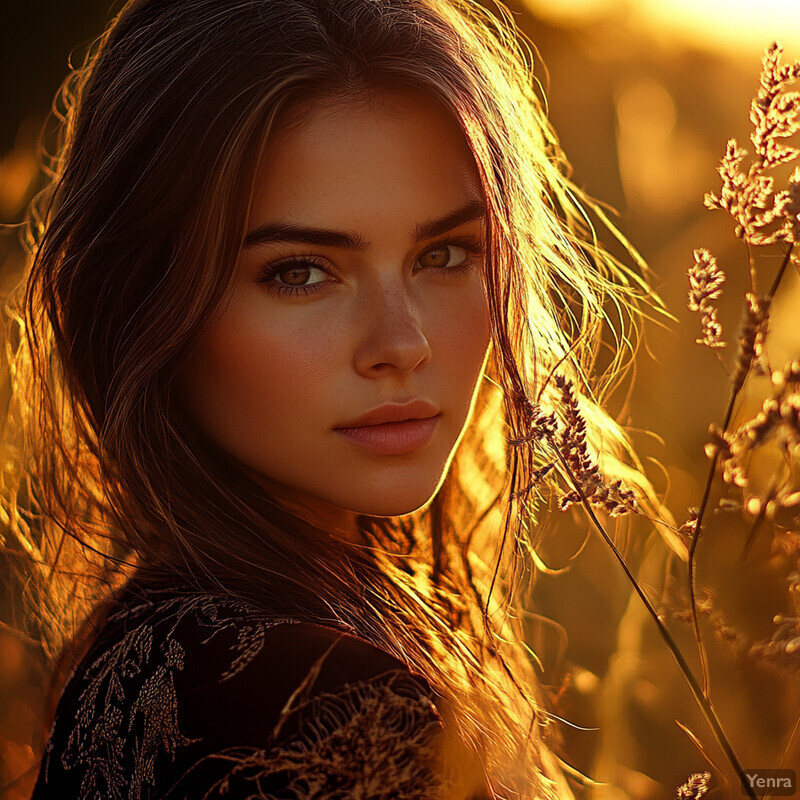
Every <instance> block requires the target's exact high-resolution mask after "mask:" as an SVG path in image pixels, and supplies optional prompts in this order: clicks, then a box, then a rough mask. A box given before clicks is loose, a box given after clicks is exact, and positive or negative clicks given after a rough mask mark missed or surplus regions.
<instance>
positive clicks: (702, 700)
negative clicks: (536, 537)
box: [557, 451, 759, 800]
mask: <svg viewBox="0 0 800 800" xmlns="http://www.w3.org/2000/svg"><path fill="white" fill-rule="evenodd" d="M557 457H558V460H559V462H560V463H561V466H562V468H563V469H564V470H565V472H566V474H567V475H568V476H569V479H570V482H571V483H572V485H573V487H574V489H575V491H576V492H577V493H578V496H579V497H580V499H581V504H582V505H583V508H584V511H585V512H586V514H587V516H588V517H589V519H590V520H591V523H592V525H593V526H594V528H595V530H596V531H597V532H598V533H599V534H600V536H601V537H602V539H603V541H604V542H605V543H606V544H607V545H608V547H609V549H610V550H611V552H612V553H613V554H614V557H615V558H616V559H617V561H618V562H619V565H620V566H621V567H622V571H623V572H624V573H625V576H626V577H627V579H628V580H629V581H630V583H631V585H632V586H633V588H634V590H635V591H636V594H638V595H639V598H640V599H641V601H642V603H644V607H645V608H646V609H647V613H648V614H649V615H650V616H651V617H652V619H653V621H654V622H655V624H656V627H657V628H658V632H659V633H660V634H661V638H662V639H663V640H664V642H665V644H666V645H667V647H668V648H669V651H670V653H671V654H672V657H673V658H674V659H675V662H676V663H677V665H678V669H679V670H680V672H681V674H682V675H683V677H684V679H685V680H686V682H687V684H688V685H689V689H690V691H691V692H692V696H693V697H694V699H695V702H696V703H697V705H698V706H699V707H700V710H701V711H702V712H703V716H704V717H705V719H706V722H707V723H708V725H709V727H710V728H711V731H712V732H713V734H714V738H715V739H716V740H717V744H719V746H720V748H721V749H722V752H723V753H724V754H725V757H726V758H727V759H728V762H729V763H730V765H731V766H732V767H733V769H734V771H735V772H736V775H737V777H738V778H739V781H740V783H741V784H742V789H743V790H744V792H745V794H746V795H747V796H748V797H750V798H751V800H759V799H758V796H757V795H756V793H755V791H754V790H753V788H752V786H750V784H749V781H748V780H747V776H746V775H745V772H744V769H743V768H742V765H741V763H740V762H739V758H738V756H737V755H736V751H735V750H734V749H733V745H732V744H731V743H730V741H729V739H728V737H727V736H726V734H725V731H724V730H723V728H722V723H721V722H720V720H719V717H718V716H717V712H716V711H715V710H714V707H713V706H712V704H711V700H710V698H709V697H708V695H707V694H706V693H705V692H704V691H703V689H702V688H701V687H700V684H699V683H698V681H697V678H696V677H695V675H694V673H693V672H692V668H691V667H690V666H689V664H688V662H687V661H686V659H685V658H684V656H683V653H682V652H681V649H680V647H679V646H678V643H677V642H676V641H675V639H674V638H673V636H672V634H671V633H670V632H669V630H668V629H667V626H666V625H665V624H664V621H663V620H662V619H661V615H660V614H659V613H658V611H656V609H655V606H654V605H653V604H652V603H651V602H650V599H649V598H648V597H647V595H646V594H645V593H644V590H643V589H642V587H641V586H640V584H639V581H637V580H636V577H635V576H634V574H633V572H632V571H631V568H630V567H629V566H628V562H627V561H626V560H625V557H624V556H623V555H622V553H620V551H619V549H618V548H617V546H616V545H615V544H614V541H613V540H612V538H611V537H610V536H609V535H608V533H607V532H606V530H605V528H604V527H603V526H602V524H601V523H600V520H598V519H597V515H596V514H595V513H594V509H593V508H592V507H591V506H590V505H589V501H588V500H587V499H586V495H585V494H584V493H583V490H582V489H581V487H580V485H579V483H578V481H577V480H576V478H575V476H574V474H573V472H572V470H571V469H570V467H569V465H568V464H567V461H566V459H565V458H564V455H563V454H562V453H561V452H560V451H557Z"/></svg>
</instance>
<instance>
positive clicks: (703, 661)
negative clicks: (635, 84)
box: [687, 242, 794, 695]
mask: <svg viewBox="0 0 800 800" xmlns="http://www.w3.org/2000/svg"><path fill="white" fill-rule="evenodd" d="M793 248H794V242H792V243H791V244H790V245H789V248H788V249H787V251H786V254H785V255H784V257H783V261H782V262H781V266H780V269H779V270H778V272H777V274H776V275H775V279H774V280H773V281H772V286H770V289H769V292H767V295H766V297H765V300H766V302H767V304H768V305H769V306H771V305H772V298H773V297H775V293H776V292H777V291H778V286H779V285H780V283H781V280H782V279H783V276H784V274H785V273H786V267H787V266H788V265H789V261H790V260H791V255H792V249H793ZM752 364H753V359H752V358H751V359H750V363H749V364H748V365H747V371H746V373H745V375H744V377H743V378H742V380H741V381H740V382H739V385H738V386H734V387H733V388H732V391H731V396H730V399H729V400H728V408H727V409H726V411H725V419H724V421H723V423H722V431H723V433H726V432H727V430H728V427H729V426H730V423H731V418H732V417H733V409H734V408H735V407H736V400H737V399H738V397H739V393H740V392H741V390H742V387H743V386H744V384H745V382H746V381H747V375H748V374H749V372H750V368H751V366H752ZM718 463H719V451H717V452H716V453H714V457H713V458H712V459H711V466H710V468H709V470H708V476H707V477H706V483H705V487H704V488H703V498H702V500H701V501H700V507H699V509H698V512H697V526H696V527H695V531H694V536H692V541H691V543H690V544H689V557H688V559H687V571H688V578H689V605H690V608H691V612H692V627H693V628H694V637H695V640H696V642H697V652H698V654H699V656H700V673H701V676H702V681H703V692H704V693H705V694H706V695H708V694H709V692H710V682H709V674H708V656H707V655H706V649H705V646H704V645H703V639H702V636H701V634H700V620H699V618H698V614H697V593H696V580H695V578H696V570H695V552H696V550H697V543H698V542H699V541H700V534H701V533H702V529H703V520H704V518H705V514H706V509H707V508H708V499H709V497H710V496H711V487H712V484H713V483H714V476H715V475H716V473H717V464H718Z"/></svg>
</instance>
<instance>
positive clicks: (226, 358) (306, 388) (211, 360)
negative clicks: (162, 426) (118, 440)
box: [184, 306, 335, 436]
mask: <svg viewBox="0 0 800 800" xmlns="http://www.w3.org/2000/svg"><path fill="white" fill-rule="evenodd" d="M334 363H335V354H334V343H333V341H332V339H331V337H330V336H324V335H323V330H321V329H320V328H316V327H302V326H298V325H293V324H290V323H287V321H286V320H281V319H272V318H270V319H265V318H264V315H263V313H261V314H257V313H248V312H247V309H246V308H243V307H241V306H240V307H239V308H238V310H235V311H234V310H233V309H231V310H230V311H229V313H226V314H225V315H223V317H222V318H221V319H220V320H219V321H218V323H217V324H216V326H215V327H214V328H213V329H212V330H211V331H209V333H208V334H207V335H206V336H205V338H204V339H203V340H202V341H201V342H200V343H199V345H198V347H197V350H196V351H195V353H194V354H193V356H192V359H191V361H190V363H189V364H188V365H187V369H186V373H185V381H184V386H185V388H186V394H187V397H186V400H187V402H188V404H189V406H190V407H191V408H192V409H194V411H195V413H196V414H197V415H199V417H200V421H201V423H203V424H204V427H206V428H209V429H210V430H211V432H212V433H215V434H216V435H217V436H220V435H222V436H227V435H229V434H230V433H231V431H233V430H240V431H242V432H244V431H247V430H249V431H252V430H253V429H255V428H256V427H258V428H259V429H260V430H262V431H263V430H264V429H265V428H276V429H281V428H282V427H283V426H284V425H287V424H289V425H290V424H291V421H292V420H294V419H298V418H302V417H303V414H301V413H300V411H301V410H305V411H306V412H307V411H308V410H309V408H310V406H313V402H314V398H315V397H320V396H322V395H323V392H322V388H323V387H324V386H325V385H326V384H327V383H328V382H329V381H330V380H331V375H332V370H333V369H334Z"/></svg>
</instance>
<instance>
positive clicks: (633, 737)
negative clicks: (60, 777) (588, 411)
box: [0, 0, 800, 800]
mask: <svg viewBox="0 0 800 800" xmlns="http://www.w3.org/2000/svg"><path fill="white" fill-rule="evenodd" d="M119 5H120V4H119V3H115V4H114V5H113V6H111V5H110V0H102V1H101V0H81V1H80V2H71V1H70V0H67V1H66V2H65V0H37V1H36V2H27V3H21V2H12V0H4V4H3V8H2V17H0V59H1V61H0V63H2V79H0V221H1V222H4V223H15V222H19V221H20V220H21V219H22V215H23V211H24V208H25V206H26V204H27V202H28V201H29V200H30V198H31V197H32V196H33V193H34V192H35V191H36V190H37V189H38V188H39V187H40V186H41V177H40V175H39V172H38V166H37V155H36V150H37V136H38V134H39V132H40V130H41V127H42V125H43V123H44V120H45V117H46V114H47V112H48V109H49V107H50V103H51V102H52V98H53V96H54V94H55V92H56V90H57V88H58V85H59V83H60V81H61V79H62V78H63V77H64V75H65V74H66V71H67V68H68V61H69V59H70V58H72V60H73V62H74V63H76V64H79V63H80V62H81V60H82V57H83V54H84V52H85V50H86V47H87V45H88V44H89V43H90V41H91V40H92V39H93V38H94V37H95V36H97V35H99V34H100V33H101V31H102V29H103V27H104V24H105V20H106V19H107V18H108V17H109V16H110V13H111V12H112V11H115V10H117V9H118V8H119ZM510 8H511V9H512V10H513V12H514V14H515V17H516V18H517V20H518V22H519V24H520V25H521V27H522V28H523V30H524V31H525V32H526V33H527V34H528V35H529V36H530V37H531V39H532V40H533V42H534V43H535V45H536V47H537V48H538V51H539V56H540V59H541V63H540V65H539V76H540V79H541V81H542V83H543V85H544V87H545V90H546V93H547V96H548V98H549V104H550V117H551V119H552V121H553V123H554V126H555V128H556V130H557V131H558V132H559V134H560V137H561V141H562V144H563V146H564V149H565V151H566V153H567V155H568V156H569V157H570V159H571V161H572V164H573V167H574V175H575V180H576V182H577V183H578V184H579V185H580V186H582V187H584V188H585V189H586V190H587V191H588V192H589V193H590V194H591V195H593V196H594V197H596V198H598V199H600V200H602V201H604V202H606V203H608V204H609V205H610V206H612V207H613V208H614V209H616V211H617V212H618V215H619V216H618V217H617V223H618V225H619V227H620V228H621V229H622V230H623V232H624V233H625V234H626V235H627V236H628V237H629V238H630V239H631V241H632V242H633V243H634V245H635V246H636V247H637V248H638V249H639V251H640V252H641V253H642V254H643V256H644V257H645V259H646V260H647V262H648V263H649V264H650V266H651V268H652V269H653V271H654V273H655V275H656V279H655V284H656V286H655V288H656V289H657V291H658V292H659V294H660V295H661V297H662V298H663V300H664V301H665V303H666V305H667V308H668V309H669V310H670V312H671V313H672V314H673V315H674V316H675V318H676V321H674V322H670V321H668V320H663V321H662V322H661V323H660V324H648V325H647V326H646V331H645V339H644V342H643V345H642V347H641V348H640V353H639V356H638V357H637V360H636V365H635V373H636V375H635V383H634V387H633V390H632V392H631V393H630V395H629V396H628V397H622V396H621V395H620V396H619V397H618V398H616V401H617V403H618V408H617V411H618V412H619V413H620V414H621V415H622V418H623V420H624V421H625V422H626V424H627V425H629V426H630V428H631V430H632V431H633V432H634V438H635V441H636V443H637V446H638V448H639V452H640V454H641V456H642V458H643V460H644V461H645V463H646V464H648V470H649V473H650V476H651V478H652V480H653V481H654V482H655V483H656V485H657V487H658V489H659V491H660V492H661V494H662V495H663V496H664V497H665V500H666V504H667V506H668V507H669V509H670V510H671V511H672V513H673V514H674V516H675V518H676V519H677V522H678V525H680V524H681V523H682V522H683V521H684V520H685V519H686V516H687V508H689V507H691V506H696V505H698V503H699V499H700V495H701V493H702V486H703V481H704V478H705V474H706V472H707V469H708V460H707V459H706V457H705V456H704V454H703V447H704V444H705V443H706V441H707V440H708V434H707V428H708V424H709V422H712V421H713V422H717V423H719V422H721V420H722V416H723V412H724V408H725V404H726V402H727V398H728V379H727V376H726V371H725V369H724V368H723V366H722V365H721V364H720V363H719V361H718V360H717V359H716V358H715V357H714V355H713V354H712V353H711V352H710V351H708V350H704V349H702V348H701V347H699V346H698V345H696V344H695V343H694V340H695V338H696V336H697V335H698V334H699V327H698V323H697V320H696V319H695V318H694V316H695V315H692V314H691V313H690V312H689V311H688V310H687V309H686V290H687V281H686V270H687V268H688V267H689V266H690V265H691V263H692V250H693V249H694V248H697V247H708V248H709V249H710V250H711V251H712V252H713V253H714V254H715V255H716V256H717V257H718V259H719V262H720V264H721V265H722V266H723V268H725V269H726V271H727V272H728V283H727V284H726V288H725V292H724V295H723V299H722V301H721V303H720V316H721V320H722V323H723V326H724V328H725V337H724V338H725V339H726V340H727V341H735V335H736V326H737V324H738V320H739V318H740V315H741V302H742V301H741V296H742V292H743V291H744V290H745V286H746V254H745V252H744V248H743V246H742V245H741V243H740V242H737V241H736V240H735V239H734V237H733V235H732V224H731V222H730V220H729V218H727V217H726V216H725V215H723V214H721V213H720V212H716V213H713V214H712V213H711V212H709V211H707V210H706V209H705V208H704V207H703V194H704V192H706V191H709V190H717V189H718V183H719V180H718V176H717V174H716V172H715V167H716V165H717V162H718V160H719V158H720V157H721V155H722V154H723V152H724V149H725V143H726V141H727V139H728V138H730V137H736V138H737V139H738V141H739V142H740V144H743V145H744V146H748V144H749V142H748V136H749V132H750V126H749V122H748V108H749V103H750V100H751V98H752V97H753V95H754V94H755V91H756V89H757V85H758V73H759V69H760V57H761V55H762V53H763V50H764V48H765V47H766V46H767V45H768V44H769V43H770V42H771V41H773V40H776V39H777V40H779V41H780V42H781V44H783V45H784V47H785V50H786V53H785V58H786V60H788V61H791V60H793V59H794V58H800V3H798V2H797V0H784V1H783V2H779V0H772V1H771V2H770V1H769V0H761V1H760V2H758V3H755V2H752V1H751V0H741V1H740V2H735V1H734V0H694V2H690V0H515V2H513V3H511V4H510ZM71 54H72V55H71ZM773 252H774V253H777V251H776V250H774V251H773ZM777 258H779V256H778V255H772V256H767V257H766V258H765V259H764V263H763V267H764V269H765V270H766V271H767V275H766V277H765V278H764V283H765V284H769V282H770V281H771V277H772V271H774V268H775V266H776V265H777V261H776V259H777ZM770 259H772V261H771V260H770ZM21 266H22V256H21V249H20V247H19V244H18V241H17V231H16V230H15V229H13V228H10V229H5V230H2V231H0V289H2V290H3V292H5V291H6V290H7V288H8V287H9V286H11V285H12V284H13V283H14V282H15V281H16V280H17V278H18V276H19V271H20V269H21ZM798 310H800V289H798V281H797V276H796V272H795V271H792V272H791V273H790V275H789V276H788V277H787V280H786V281H785V282H784V285H783V286H782V288H781V291H780V293H779V295H778V297H777V299H776V303H775V306H774V312H773V317H772V326H771V332H770V338H769V342H768V347H769V356H770V360H771V361H772V362H773V363H774V364H776V365H779V364H783V363H784V362H785V361H787V360H790V359H792V358H798V357H800V324H798V317H800V315H799V314H798ZM730 358H731V357H730V355H728V356H727V362H726V363H727V366H728V367H730V363H729V362H730ZM723 361H725V358H723ZM765 391H766V389H765V386H764V385H763V382H761V383H759V381H757V380H754V381H749V382H748V384H747V386H746V388H745V393H744V395H745V396H744V401H743V408H744V410H746V411H752V409H753V408H756V407H757V406H758V404H759V403H760V398H761V397H763V396H765ZM5 399H6V391H5V382H3V384H2V400H3V401H5ZM756 477H757V476H756ZM544 525H545V527H546V529H547V534H546V536H545V539H544V542H543V546H542V557H543V558H544V559H545V561H546V562H547V563H548V564H549V565H550V566H551V567H553V568H554V570H556V571H558V574H553V575H544V576H542V577H541V578H540V579H539V580H538V581H537V583H536V586H535V588H534V591H533V605H532V614H531V618H530V641H531V644H532V645H533V646H534V648H535V649H536V650H537V651H539V652H540V653H541V656H542V660H543V664H544V677H543V680H544V681H545V683H546V684H548V685H549V686H551V687H552V689H553V692H554V693H555V694H556V695H557V696H558V697H559V706H558V707H559V710H560V713H561V714H562V715H563V716H564V717H565V718H566V719H567V720H568V721H569V722H570V723H571V725H560V726H558V727H559V728H560V730H561V735H562V736H563V742H564V743H563V747H564V753H565V755H566V757H567V758H568V760H570V761H571V763H572V764H573V765H574V766H575V767H576V768H577V769H579V770H581V771H583V772H586V773H588V774H590V775H591V776H592V777H593V778H595V779H596V780H598V781H601V782H603V783H601V785H598V786H595V787H593V788H591V789H589V790H587V796H591V797H598V798H612V799H613V800H618V799H619V800H623V799H624V798H636V799H637V800H651V799H652V800H656V798H669V797H674V796H675V787H677V786H678V785H679V784H680V783H682V782H683V781H684V780H686V778H687V777H688V776H689V775H690V774H691V773H692V772H696V771H700V770H703V769H705V768H707V767H708V766H709V761H708V760H707V759H710V760H711V761H712V762H715V763H716V764H718V765H719V766H720V768H721V769H720V771H719V773H717V774H718V775H720V776H721V775H724V776H726V777H727V779H728V780H730V781H732V785H731V786H730V787H727V786H726V785H725V782H724V781H725V778H722V780H719V779H718V778H716V777H715V780H714V782H713V783H712V786H711V790H710V791H709V794H708V796H709V797H723V796H728V794H729V793H730V795H737V794H739V792H740V790H739V788H738V787H737V786H736V784H735V781H734V779H733V777H732V775H731V773H730V771H729V770H728V769H727V768H726V767H725V765H724V760H723V759H722V756H721V755H720V752H719V750H718V748H717V747H716V745H714V744H713V740H712V738H711V736H710V735H709V732H708V729H707V727H706V725H705V723H704V722H703V720H702V718H701V717H700V715H699V713H698V712H697V710H696V709H695V708H694V706H693V704H692V701H691V698H690V696H689V693H688V691H687V690H686V688H685V685H684V684H683V682H682V679H681V678H680V676H679V674H678V672H677V669H676V668H675V665H674V663H673V661H672V658H671V657H670V656H669V654H668V652H667V651H666V649H665V647H664V646H663V644H662V642H661V641H660V639H658V637H657V634H656V632H655V628H654V626H653V624H652V622H651V621H650V620H648V619H646V618H645V616H644V614H643V612H642V610H641V607H640V604H639V602H638V600H637V599H636V598H633V599H631V596H630V587H629V586H628V585H627V584H626V582H625V580H624V577H623V576H622V573H621V571H620V569H619V568H618V566H617V565H616V563H614V562H613V561H612V559H611V558H610V556H609V555H608V553H607V552H606V550H605V549H604V547H603V546H602V545H601V544H600V543H599V542H598V541H597V539H596V537H594V536H591V537H590V538H589V541H588V544H587V545H586V547H585V548H584V549H583V550H582V551H581V552H580V555H578V556H577V557H574V558H573V556H575V554H576V553H577V552H578V551H579V550H580V548H581V544H582V543H583V541H584V537H585V535H586V531H587V525H586V523H585V522H584V521H583V520H582V518H581V516H580V514H579V513H578V512H576V513H575V515H572V516H570V515H569V514H565V515H561V516H556V515H553V516H552V517H550V518H548V519H547V520H546V521H545V523H544ZM752 528H753V519H752V516H750V517H748V516H747V515H744V514H742V513H738V512H733V513H728V514H717V515H714V516H712V517H710V518H709V520H708V527H707V530H706V533H705V536H704V539H703V541H702V542H701V544H700V546H699V548H698V577H699V585H700V586H701V587H707V588H708V592H705V591H703V592H701V596H702V597H703V599H704V606H703V607H704V609H705V612H706V613H704V614H703V620H702V621H703V625H704V634H705V636H706V641H707V643H708V647H709V655H710V661H711V694H712V698H713V701H714V704H715V707H716V708H717V710H718V712H719V714H720V716H721V717H722V721H723V724H724V725H725V727H726V729H727V731H728V733H729V735H730V738H731V739H732V742H733V744H734V746H735V747H736V749H737V751H738V752H739V754H740V758H741V760H742V762H743V765H744V766H745V767H746V768H759V769H766V768H771V767H778V766H787V767H794V768H798V766H800V736H799V735H798V733H797V729H796V721H797V719H798V713H800V681H798V679H797V678H798V670H799V669H800V657H798V656H797V654H795V655H794V656H793V653H794V651H789V652H786V653H783V654H780V653H779V654H778V655H777V656H776V655H775V648H770V647H769V646H768V645H767V644H765V643H766V642H767V641H768V640H769V639H770V637H771V636H772V635H773V633H774V632H775V625H774V622H773V617H774V616H775V615H776V614H784V615H789V616H791V615H792V614H795V615H797V614H798V613H800V612H798V610H794V611H793V610H792V607H791V604H790V602H789V598H790V595H789V593H787V580H791V579H792V578H791V576H792V573H793V572H795V571H796V570H797V569H798V566H797V554H798V545H797V538H796V536H797V535H795V538H794V539H792V538H791V537H790V538H788V539H787V538H784V539H781V542H782V544H781V545H780V546H778V545H776V540H775V537H773V536H772V535H771V533H770V531H769V529H768V527H767V528H762V529H761V530H756V532H755V534H754V535H752V536H751V535H750V533H751V531H752ZM620 536H621V539H624V541H625V544H626V547H627V553H628V555H629V558H630V560H631V562H632V563H633V564H634V565H635V566H636V568H637V570H638V572H639V575H640V579H641V581H642V583H643V584H644V585H645V586H646V587H647V588H648V591H650V592H651V593H652V596H653V597H654V598H656V599H658V598H662V599H663V602H662V606H663V610H664V616H665V618H667V620H668V622H669V625H670V628H671V629H672V630H673V632H674V635H675V636H676V637H677V638H678V639H679V640H680V641H681V643H682V644H683V645H685V652H686V653H687V656H688V657H689V660H690V662H691V663H692V664H693V666H695V667H696V664H697V661H696V658H695V649H694V647H693V645H692V639H691V635H690V630H689V627H688V625H686V623H685V622H682V621H681V619H680V617H681V616H682V614H681V609H682V605H681V603H682V602H685V598H684V600H683V601H682V599H681V591H682V590H681V588H680V587H681V585H682V576H683V572H684V569H683V568H682V567H681V566H680V565H676V564H674V563H671V562H670V560H669V559H668V557H667V555H666V548H665V547H664V545H663V543H662V542H661V540H660V539H659V538H658V537H656V536H653V535H651V532H650V530H649V527H648V526H647V525H646V524H644V523H643V521H641V520H637V521H634V522H633V523H632V524H631V525H630V527H629V529H627V530H625V529H621V530H620ZM11 557H13V556H11V555H8V554H6V555H4V556H2V557H1V558H0V621H2V622H0V787H3V786H6V788H5V790H3V789H2V788H0V798H8V800H21V798H26V797H27V796H28V794H29V792H30V788H31V775H32V774H33V773H32V772H30V770H29V772H28V773H27V775H24V774H23V773H24V772H25V770H26V768H28V767H30V765H31V763H32V761H33V760H34V758H35V755H36V754H37V753H38V749H39V748H40V747H41V745H42V735H43V732H42V731H39V730H37V728H36V725H35V720H36V719H37V718H38V717H39V716H40V715H41V704H42V702H43V690H44V687H45V685H46V680H47V674H46V669H45V667H44V663H45V662H44V660H43V658H42V657H41V654H40V653H39V652H38V650H37V647H36V645H35V643H34V642H32V641H29V640H27V639H25V638H24V637H23V636H21V635H20V634H19V633H17V632H15V629H14V626H15V625H18V624H20V609H19V607H18V603H17V599H18V598H17V596H16V592H15V591H12V587H11V586H10V579H9V578H8V576H9V574H10V572H9V563H8V561H7V559H9V558H11ZM5 623H12V624H13V625H9V624H5ZM759 643H762V644H761V645H759ZM676 720H677V721H679V722H680V723H682V724H683V725H686V726H688V727H689V728H690V729H691V730H693V731H694V732H695V734H696V735H697V737H698V739H699V740H700V741H701V742H702V748H703V750H704V751H705V753H703V752H701V751H700V749H699V748H698V747H696V746H695V745H694V744H693V743H692V742H691V741H690V738H689V737H688V736H687V735H686V734H685V733H684V732H683V731H682V730H681V729H680V728H679V726H678V725H677V724H676ZM793 730H794V735H792V732H793ZM20 776H22V777H20ZM15 779H16V780H15ZM9 782H10V783H9Z"/></svg>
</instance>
